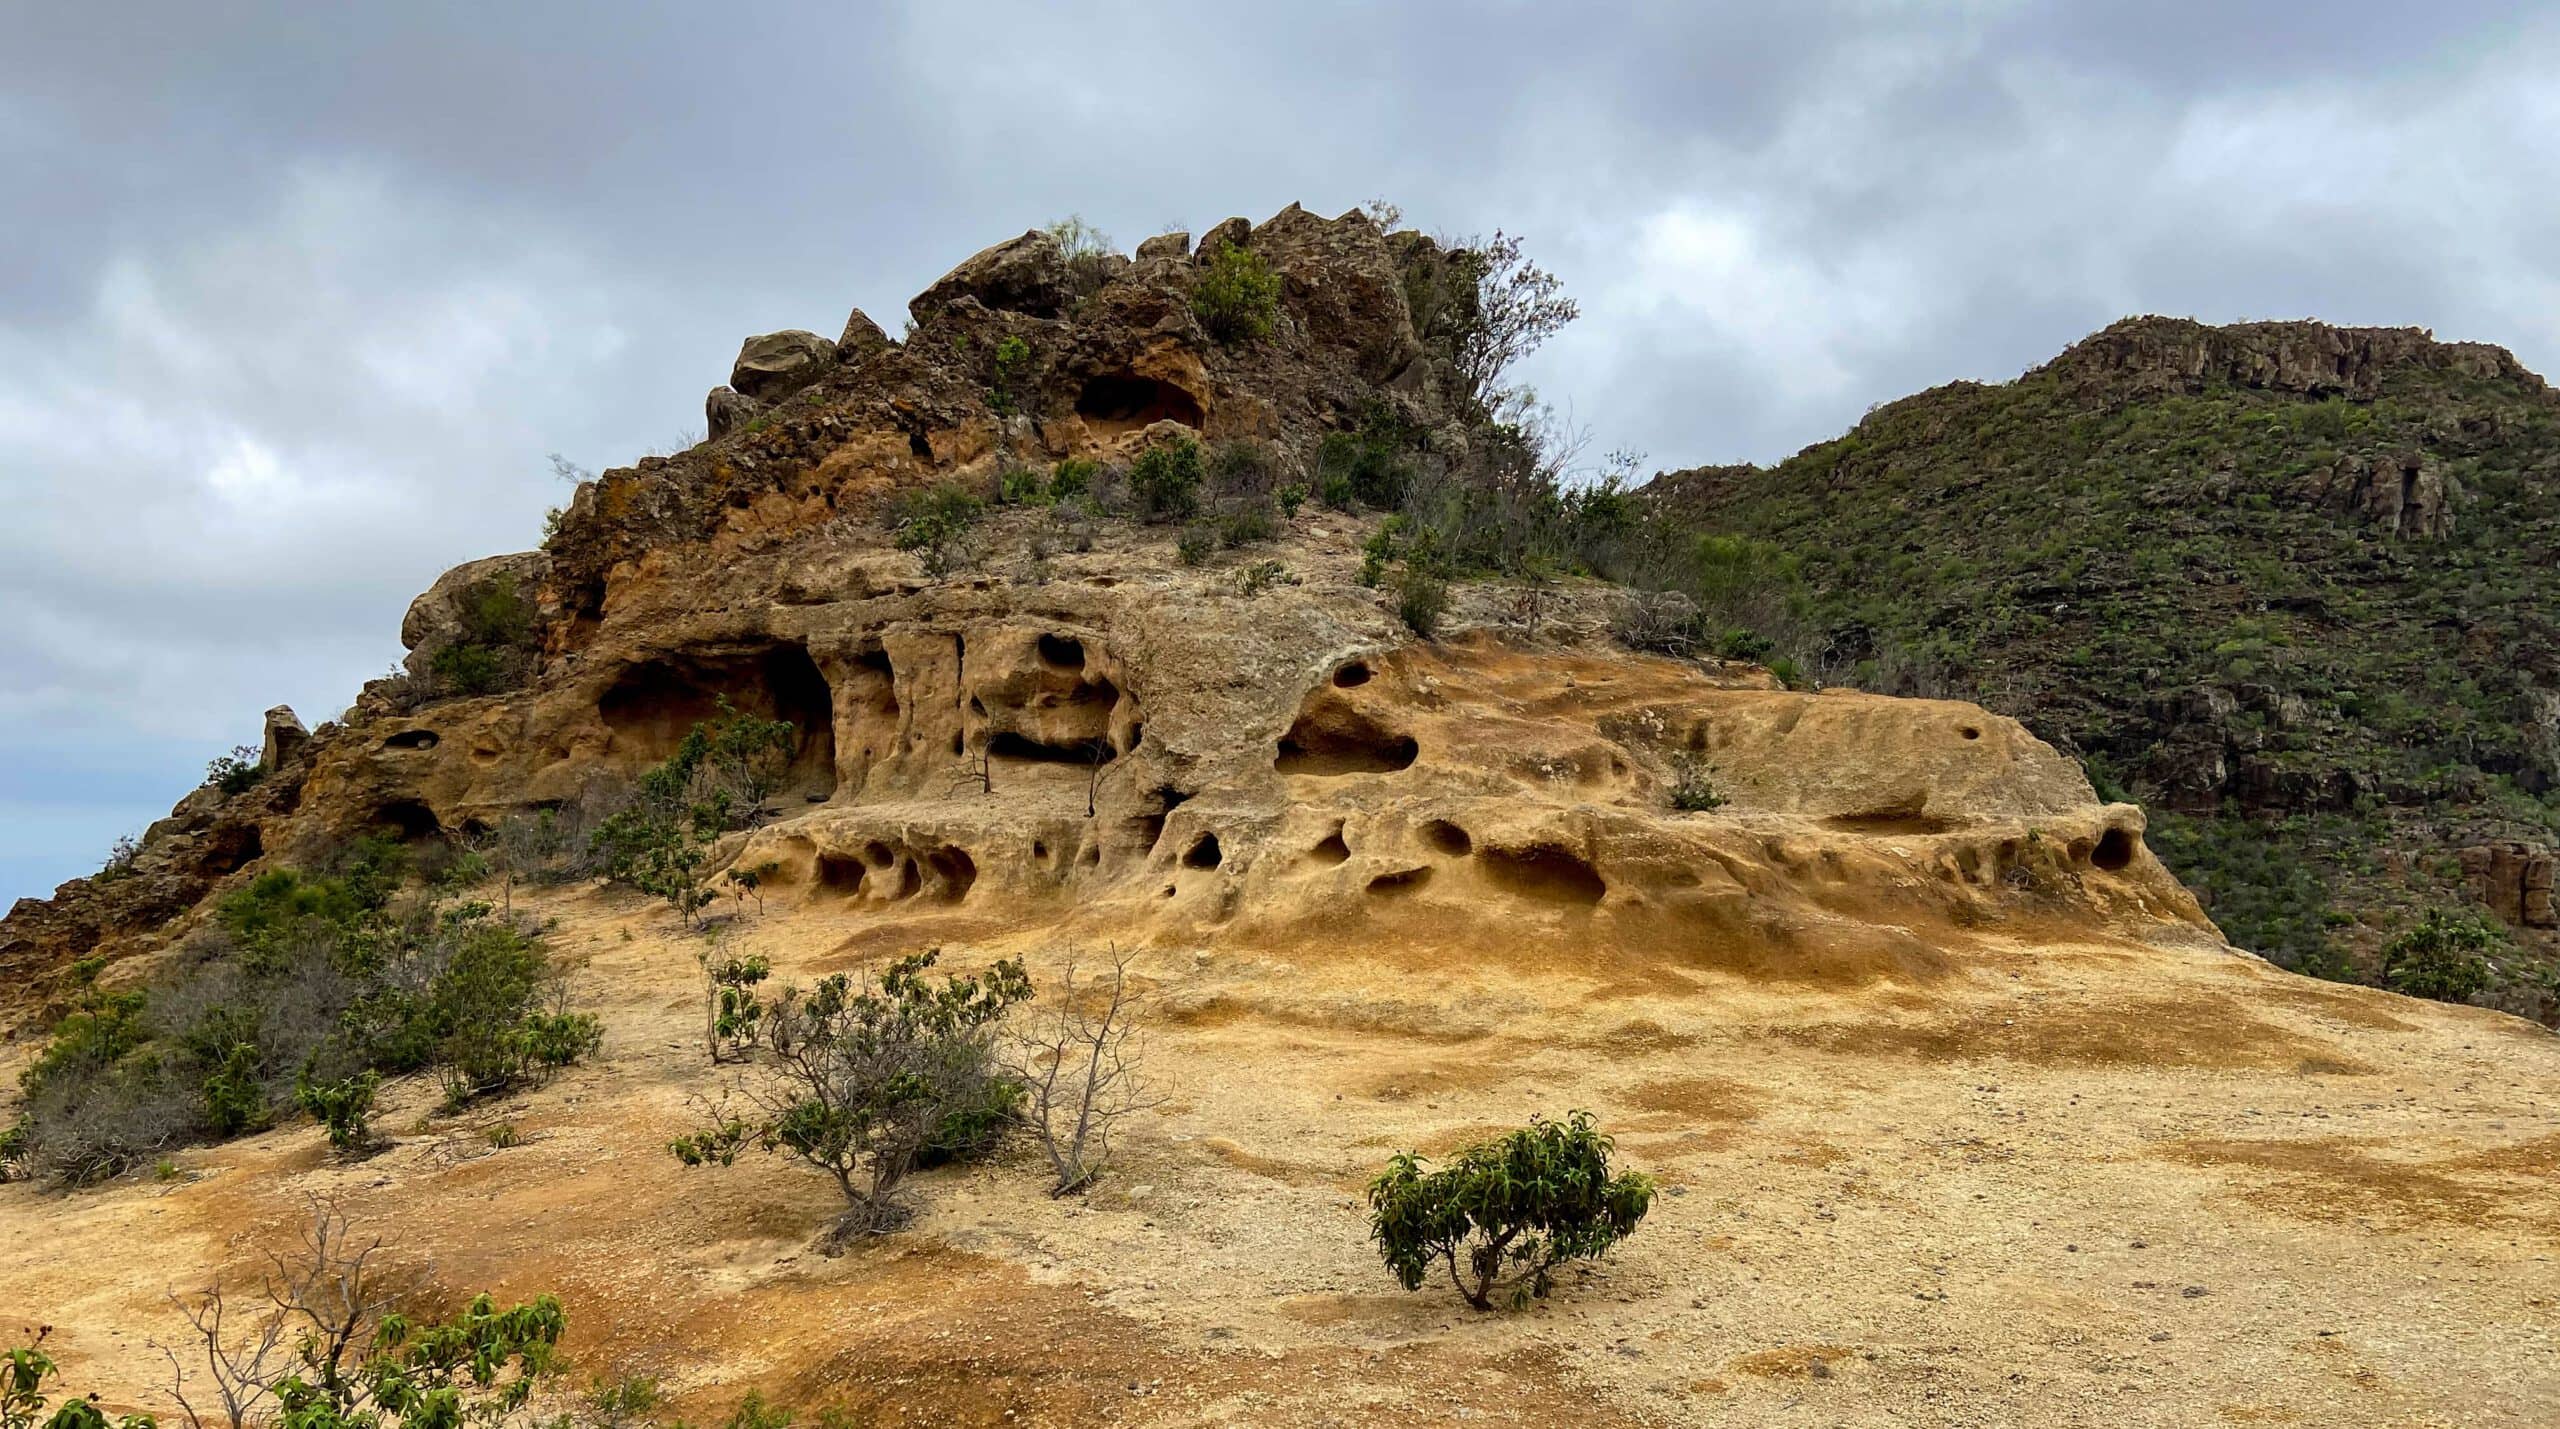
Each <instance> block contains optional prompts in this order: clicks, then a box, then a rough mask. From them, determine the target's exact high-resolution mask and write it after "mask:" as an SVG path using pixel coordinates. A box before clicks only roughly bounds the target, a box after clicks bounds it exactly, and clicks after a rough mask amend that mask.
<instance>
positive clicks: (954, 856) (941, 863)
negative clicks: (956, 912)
mask: <svg viewBox="0 0 2560 1429" xmlns="http://www.w3.org/2000/svg"><path fill="white" fill-rule="evenodd" d="M924 861H925V867H926V868H928V869H930V870H931V871H932V873H933V884H934V894H935V896H936V897H939V898H940V899H941V900H942V901H943V902H945V903H957V902H959V901H960V900H961V899H963V898H966V897H968V896H969V889H970V887H971V886H972V885H974V884H975V883H977V881H978V861H977V860H976V859H973V858H971V857H969V851H968V850H967V849H964V848H955V847H953V846H951V845H949V844H945V845H943V846H942V847H940V848H937V849H934V850H932V851H930V852H928V853H927V854H926V855H925V856H924Z"/></svg>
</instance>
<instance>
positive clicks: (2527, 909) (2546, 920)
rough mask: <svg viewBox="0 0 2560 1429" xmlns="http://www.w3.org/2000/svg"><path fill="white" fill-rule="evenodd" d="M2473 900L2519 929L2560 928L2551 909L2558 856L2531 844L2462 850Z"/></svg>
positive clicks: (2495, 844)
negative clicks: (2555, 865)
mask: <svg viewBox="0 0 2560 1429" xmlns="http://www.w3.org/2000/svg"><path fill="white" fill-rule="evenodd" d="M2460 857H2461V859H2462V873H2463V877H2464V878H2466V879H2468V880H2469V881H2470V884H2471V896H2473V897H2474V898H2477V899H2479V900H2480V901H2481V902H2482V903H2485V904H2487V905H2488V906H2489V908H2490V910H2491V911H2492V912H2494V913H2496V914H2497V915H2498V916H2499V917H2500V918H2503V919H2505V920H2506V921H2507V922H2508V923H2510V924H2512V925H2514V926H2516V927H2519V928H2549V927H2553V926H2555V925H2560V916H2555V912H2554V910H2553V908H2552V905H2551V875H2552V868H2553V865H2554V862H2555V860H2554V855H2553V853H2552V851H2551V850H2550V849H2547V848H2539V847H2536V846H2535V845H2532V844H2528V843H2515V842H2507V843H2490V844H2474V845H2472V846H2471V847H2469V848H2466V849H2464V850H2462V852H2461V855H2460Z"/></svg>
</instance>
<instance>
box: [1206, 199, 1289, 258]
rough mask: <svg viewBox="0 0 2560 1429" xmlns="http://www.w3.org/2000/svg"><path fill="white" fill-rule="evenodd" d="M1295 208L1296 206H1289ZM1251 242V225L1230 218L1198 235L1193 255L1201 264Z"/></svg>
mask: <svg viewBox="0 0 2560 1429" xmlns="http://www.w3.org/2000/svg"><path fill="white" fill-rule="evenodd" d="M1290 207H1292V208H1295V207H1297V205H1295V204H1291V205H1290ZM1252 242H1253V225H1252V224H1251V223H1248V222H1246V221H1245V220H1243V219H1241V218H1230V219H1228V220H1226V221H1225V222H1223V223H1220V224H1218V225H1217V226H1216V227H1214V228H1212V229H1210V230H1209V231H1208V232H1206V233H1204V234H1201V235H1200V248H1199V251H1198V253H1197V254H1196V255H1195V256H1196V257H1197V258H1198V260H1199V261H1200V262H1202V263H1207V262H1209V261H1210V260H1212V259H1214V258H1216V257H1217V256H1218V255H1219V254H1220V253H1221V252H1224V251H1225V250H1227V249H1229V248H1243V247H1247V246H1249V245H1250V244H1251V243H1252Z"/></svg>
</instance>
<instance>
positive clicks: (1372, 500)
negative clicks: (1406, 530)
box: [1316, 404, 1421, 511]
mask: <svg viewBox="0 0 2560 1429" xmlns="http://www.w3.org/2000/svg"><path fill="white" fill-rule="evenodd" d="M1420 439H1421V434H1420V433H1418V432H1416V431H1414V430H1413V428H1412V427H1411V426H1410V424H1408V423H1406V422H1405V421H1404V420H1403V418H1401V417H1399V416H1398V415H1396V413H1395V412H1394V410H1393V409H1391V408H1389V407H1387V406H1385V405H1384V404H1378V405H1373V406H1371V407H1370V408H1369V409H1368V411H1366V412H1364V413H1363V414H1362V415H1361V418H1360V425H1359V426H1358V427H1357V428H1355V429H1353V430H1351V431H1347V432H1327V433H1326V434H1325V438H1324V441H1323V443H1322V444H1320V445H1319V446H1318V447H1317V448H1316V485H1317V489H1318V490H1319V491H1320V492H1321V493H1322V494H1323V496H1324V501H1325V504H1326V505H1328V506H1334V507H1338V508H1341V509H1343V510H1349V509H1350V508H1351V506H1352V505H1353V504H1354V503H1357V504H1360V505H1364V506H1369V507H1374V508H1375V509H1377V510H1380V511H1394V510H1398V509H1400V508H1401V507H1403V505H1404V504H1405V501H1406V498H1407V497H1408V496H1409V495H1411V493H1412V490H1413V481H1414V462H1413V455H1412V453H1413V449H1414V447H1415V446H1416V444H1417V443H1418V442H1419V441H1420Z"/></svg>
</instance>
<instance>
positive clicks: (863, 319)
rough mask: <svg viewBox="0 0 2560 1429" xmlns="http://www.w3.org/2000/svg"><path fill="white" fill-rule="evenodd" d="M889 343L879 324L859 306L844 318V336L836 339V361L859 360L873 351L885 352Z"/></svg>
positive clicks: (887, 336)
mask: <svg viewBox="0 0 2560 1429" xmlns="http://www.w3.org/2000/svg"><path fill="white" fill-rule="evenodd" d="M890 346H891V343H890V341H889V335H888V334H887V333H885V332H882V331H881V330H880V324H878V323H875V322H873V321H872V320H871V317H870V315H869V314H867V313H865V312H863V310H862V309H860V308H855V309H854V310H853V315H852V316H851V317H848V318H846V319H845V320H844V336H842V337H840V338H837V339H836V361H838V362H859V361H861V360H862V359H863V358H866V357H869V356H871V355H872V354H874V353H880V352H886V351H888V350H889V348H890Z"/></svg>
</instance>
